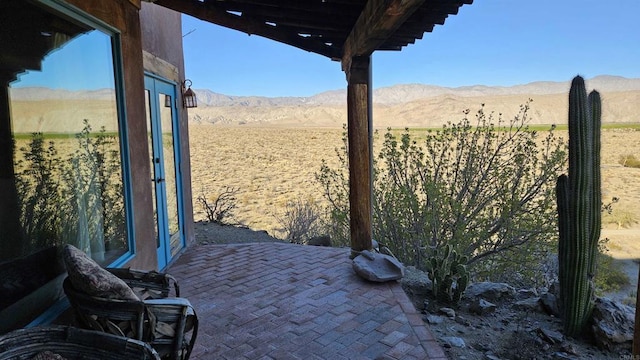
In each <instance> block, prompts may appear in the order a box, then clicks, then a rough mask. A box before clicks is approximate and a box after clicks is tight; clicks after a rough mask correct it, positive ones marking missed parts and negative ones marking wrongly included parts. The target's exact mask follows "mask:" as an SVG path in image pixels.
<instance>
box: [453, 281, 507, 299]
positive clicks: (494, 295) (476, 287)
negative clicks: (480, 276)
mask: <svg viewBox="0 0 640 360" xmlns="http://www.w3.org/2000/svg"><path fill="white" fill-rule="evenodd" d="M516 293H517V291H516V289H515V288H514V287H513V286H511V285H509V284H505V283H492V282H478V283H472V284H471V285H469V287H467V290H466V291H465V292H464V296H465V297H466V298H469V299H474V298H476V297H481V298H483V299H485V300H489V301H499V300H506V299H513V298H514V297H515V296H516Z"/></svg>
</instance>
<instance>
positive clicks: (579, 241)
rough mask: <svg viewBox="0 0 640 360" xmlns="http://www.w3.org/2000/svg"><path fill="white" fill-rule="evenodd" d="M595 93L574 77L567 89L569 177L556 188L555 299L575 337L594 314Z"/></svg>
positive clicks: (598, 198) (598, 201) (597, 223)
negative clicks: (557, 289) (557, 296)
mask: <svg viewBox="0 0 640 360" xmlns="http://www.w3.org/2000/svg"><path fill="white" fill-rule="evenodd" d="M601 112H602V110H601V101H600V94H599V93H598V92H597V91H592V92H591V93H590V94H589V96H588V97H587V91H586V89H585V85H584V79H582V77H580V76H576V77H575V78H574V79H573V81H572V83H571V90H570V91H569V176H567V175H564V174H563V175H561V176H560V177H559V178H558V182H557V185H556V198H557V205H558V229H559V234H560V238H559V240H560V241H559V246H558V261H559V280H560V301H561V304H562V310H563V321H564V330H565V333H566V334H567V335H569V336H575V335H579V334H580V333H581V332H582V331H583V330H584V328H585V326H586V325H587V323H588V321H589V319H590V317H591V312H592V310H593V300H594V281H593V278H594V276H595V271H596V255H597V251H598V240H599V239H600V228H601V207H602V194H601V189H600V127H601Z"/></svg>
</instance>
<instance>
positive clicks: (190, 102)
mask: <svg viewBox="0 0 640 360" xmlns="http://www.w3.org/2000/svg"><path fill="white" fill-rule="evenodd" d="M182 105H183V106H184V107H186V108H194V107H198V101H197V100H196V93H194V92H193V90H191V80H189V79H187V80H185V81H184V82H182Z"/></svg>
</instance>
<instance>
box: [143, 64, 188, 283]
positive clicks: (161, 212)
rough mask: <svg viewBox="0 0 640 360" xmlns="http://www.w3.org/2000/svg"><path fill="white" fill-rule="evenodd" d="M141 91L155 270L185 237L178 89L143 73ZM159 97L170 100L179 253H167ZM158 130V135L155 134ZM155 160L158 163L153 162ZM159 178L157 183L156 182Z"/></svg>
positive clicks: (168, 260)
mask: <svg viewBox="0 0 640 360" xmlns="http://www.w3.org/2000/svg"><path fill="white" fill-rule="evenodd" d="M144 85H145V86H144V87H145V91H149V110H150V114H148V116H147V118H146V120H145V121H146V122H147V124H146V126H147V134H149V132H151V138H150V139H149V140H150V141H153V144H150V145H151V146H152V151H153V156H152V158H150V159H149V160H150V161H151V165H152V166H153V172H152V174H151V176H152V179H151V181H152V184H153V186H155V191H154V192H153V194H155V198H154V199H153V201H154V202H155V210H156V224H155V226H156V229H157V235H158V238H157V239H156V242H157V259H158V269H159V270H162V269H164V268H165V267H166V266H167V265H168V264H170V263H171V261H172V260H173V258H174V256H175V255H176V254H177V253H178V252H179V251H181V250H182V249H184V248H185V247H186V236H185V227H184V219H185V216H184V201H183V197H182V176H181V174H182V171H181V163H182V154H181V150H180V148H181V147H180V133H179V131H180V130H179V129H180V127H179V122H178V121H179V120H178V102H177V94H178V89H179V86H178V84H177V83H176V82H174V81H171V80H168V79H165V78H162V77H159V76H157V75H154V74H150V73H147V72H145V77H144ZM159 94H167V95H170V96H171V97H172V99H171V124H172V129H171V134H172V140H173V155H174V169H175V187H176V189H175V191H176V201H177V204H176V205H177V209H176V210H177V216H178V231H177V233H176V234H174V236H179V244H178V246H179V249H178V250H177V251H176V252H175V253H172V249H171V237H172V234H171V233H170V232H169V224H168V223H169V220H168V219H169V216H168V202H167V189H166V186H167V182H166V181H164V178H166V171H165V159H164V147H163V146H162V137H163V134H162V133H163V131H162V121H161V116H160V107H161V106H162V107H164V106H165V104H160V101H159V100H158V96H159ZM158 130H160V131H158ZM155 159H158V161H154V160H155ZM158 174H160V176H158V178H160V180H158V178H157V175H158Z"/></svg>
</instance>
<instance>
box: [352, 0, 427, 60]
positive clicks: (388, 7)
mask: <svg viewBox="0 0 640 360" xmlns="http://www.w3.org/2000/svg"><path fill="white" fill-rule="evenodd" d="M422 3H424V0H369V1H367V4H366V5H365V7H364V10H363V11H362V13H361V14H360V17H358V20H357V21H356V24H355V25H354V27H353V29H351V33H350V34H349V37H348V38H347V40H346V41H345V43H344V47H343V49H342V70H344V71H347V70H348V69H349V68H350V63H351V59H352V58H353V57H355V56H368V55H371V53H373V51H374V50H375V49H376V48H377V47H378V45H380V44H382V43H384V42H385V41H386V40H387V39H388V38H389V37H390V36H392V35H393V33H394V32H395V31H396V30H397V29H398V28H399V27H400V26H401V25H402V24H403V23H404V22H405V21H406V20H407V19H408V18H409V17H410V16H411V15H412V14H413V13H414V12H415V11H416V10H417V9H418V8H419V7H420V6H421V5H422Z"/></svg>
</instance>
